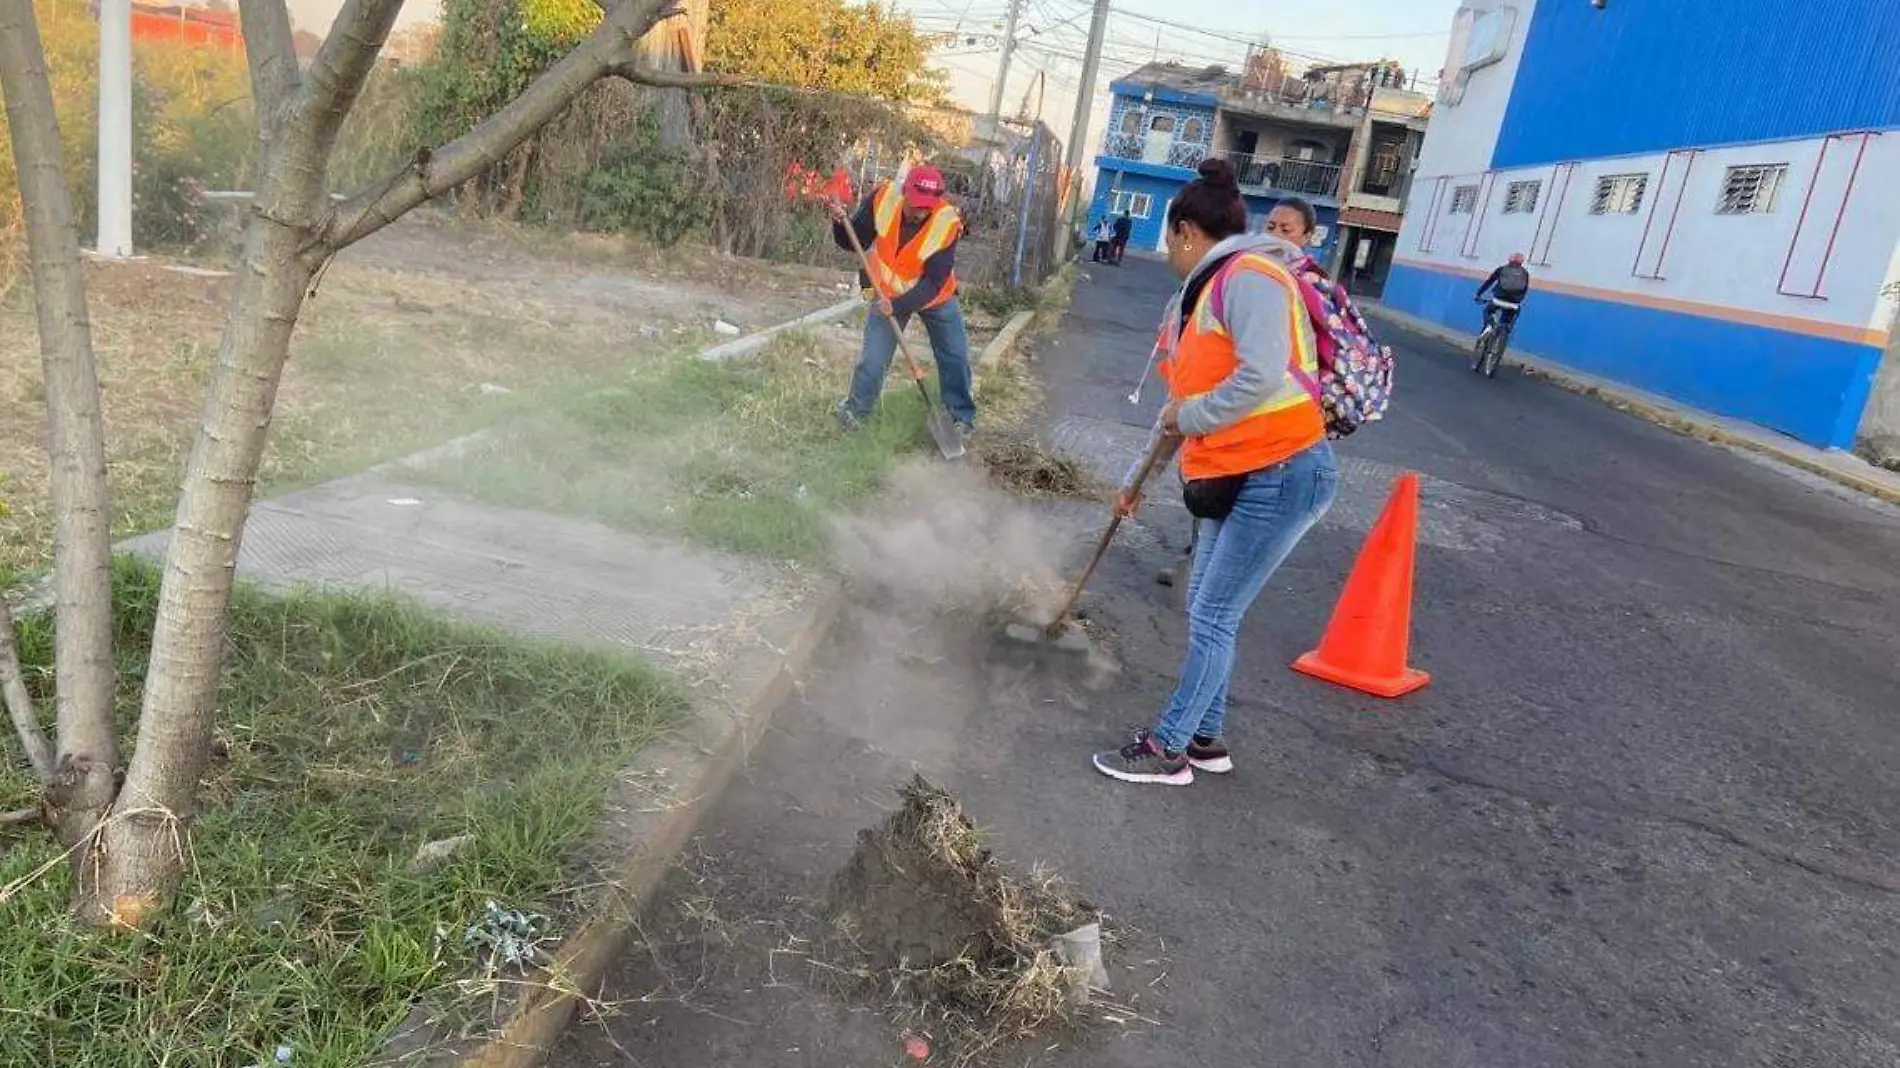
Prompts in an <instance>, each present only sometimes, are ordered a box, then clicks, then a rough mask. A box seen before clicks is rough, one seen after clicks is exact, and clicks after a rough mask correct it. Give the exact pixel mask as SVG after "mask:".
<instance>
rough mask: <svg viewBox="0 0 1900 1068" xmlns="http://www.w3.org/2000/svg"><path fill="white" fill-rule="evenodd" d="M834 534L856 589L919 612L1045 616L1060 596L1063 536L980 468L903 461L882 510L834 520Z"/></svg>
mask: <svg viewBox="0 0 1900 1068" xmlns="http://www.w3.org/2000/svg"><path fill="white" fill-rule="evenodd" d="M837 538H838V542H839V553H838V558H839V559H840V560H842V561H844V565H845V569H846V573H847V574H848V576H849V577H850V579H851V580H852V581H853V582H854V583H856V584H858V585H859V586H861V587H864V588H866V589H868V590H869V591H873V592H876V593H881V594H884V595H887V596H890V597H894V598H899V599H902V600H903V601H905V602H906V603H908V604H910V605H913V606H916V607H927V608H931V609H935V610H938V611H948V612H960V611H974V612H988V611H991V610H996V609H1006V610H1010V611H1015V612H1023V613H1027V614H1031V615H1036V616H1041V615H1046V614H1048V613H1050V612H1053V611H1054V610H1055V608H1056V606H1057V605H1058V604H1060V603H1061V598H1062V594H1063V592H1064V591H1063V582H1064V581H1065V576H1064V575H1063V573H1062V561H1063V559H1064V544H1063V538H1062V535H1061V533H1060V532H1059V531H1058V530H1057V529H1056V528H1055V527H1053V526H1052V525H1051V524H1050V522H1049V520H1048V518H1047V517H1044V516H1040V515H1038V514H1037V513H1036V512H1035V511H1034V510H1033V509H1032V508H1031V507H1030V506H1029V505H1028V504H1026V503H1025V502H1023V501H1021V500H1019V499H1017V498H1016V497H1013V496H1011V495H1010V494H1008V493H1006V492H1004V491H1003V490H1001V489H998V488H997V487H995V486H994V485H992V484H990V482H989V481H988V480H987V479H986V478H985V477H984V475H983V473H982V467H981V465H980V464H976V463H969V464H963V465H958V466H946V465H944V464H942V463H938V462H935V461H932V460H918V461H914V462H911V463H908V464H905V465H903V466H902V467H900V468H898V470H897V471H896V473H895V474H894V475H893V476H892V478H891V481H890V486H889V491H888V493H887V496H886V506H885V507H883V508H880V509H879V510H878V512H877V513H876V514H873V515H866V516H851V517H846V518H843V519H840V520H839V521H838V523H837Z"/></svg>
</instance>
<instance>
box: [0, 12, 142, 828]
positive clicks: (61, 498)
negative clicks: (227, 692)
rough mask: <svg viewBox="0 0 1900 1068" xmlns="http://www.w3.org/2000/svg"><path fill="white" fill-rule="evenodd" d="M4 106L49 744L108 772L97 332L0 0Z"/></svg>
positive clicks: (111, 675)
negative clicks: (23, 320) (41, 448)
mask: <svg viewBox="0 0 1900 1068" xmlns="http://www.w3.org/2000/svg"><path fill="white" fill-rule="evenodd" d="M0 96H4V97H5V98H6V113H7V129H8V132H9V134H10V137H11V140H12V144H13V160H14V165H15V171H16V173H17V174H18V176H19V177H18V182H19V191H20V202H21V206H22V208H23V209H24V214H25V216H26V237H27V250H28V254H29V256H30V258H31V261H32V271H33V305H34V310H35V312H36V315H37V318H38V321H39V334H40V362H41V365H42V367H43V369H44V371H43V373H44V378H45V389H46V411H47V423H48V426H49V430H50V434H49V435H48V437H49V439H50V450H49V452H50V459H51V461H52V463H51V471H50V476H51V477H50V479H49V481H50V483H51V488H52V497H53V512H54V531H53V595H54V611H55V620H56V622H57V625H58V627H59V646H58V651H57V653H56V654H55V658H54V671H55V676H56V683H57V692H58V698H57V701H56V705H55V707H56V710H57V711H56V717H55V718H56V720H57V733H56V735H55V738H56V740H57V741H58V743H59V749H58V754H59V757H60V759H61V761H62V762H64V761H66V760H68V759H70V760H73V761H77V762H80V763H86V764H96V765H99V766H101V767H105V768H108V769H110V768H113V767H116V766H117V764H118V759H119V747H118V733H117V729H116V725H115V723H114V720H113V696H114V694H113V691H114V689H115V687H116V685H117V679H116V671H115V665H114V664H113V659H112V570H111V563H112V545H111V524H112V502H111V496H110V491H109V488H108V486H107V483H106V443H105V425H104V420H103V418H102V416H101V413H100V400H99V370H98V363H97V361H96V360H95V358H94V356H93V350H92V324H91V322H90V320H89V319H88V318H87V315H86V271H85V266H84V264H83V263H82V262H81V261H80V258H79V232H78V230H77V228H76V226H75V224H74V222H73V204H72V196H71V194H70V193H69V192H68V190H67V188H66V166H65V164H66V161H65V151H64V149H63V148H62V146H61V142H60V136H59V120H58V118H57V115H56V113H55V112H54V110H53V89H52V83H51V81H50V80H49V78H48V75H47V68H46V50H45V46H44V44H43V42H42V41H41V39H40V28H39V24H38V22H36V21H35V20H34V15H33V0H0ZM10 622H11V621H10V620H9V625H8V626H7V628H6V632H7V634H8V635H9V636H11V635H12V634H13V628H12V626H11V625H10ZM89 830H90V829H89V828H87V829H86V831H87V833H89ZM61 833H62V834H64V833H65V832H64V830H62V832H61Z"/></svg>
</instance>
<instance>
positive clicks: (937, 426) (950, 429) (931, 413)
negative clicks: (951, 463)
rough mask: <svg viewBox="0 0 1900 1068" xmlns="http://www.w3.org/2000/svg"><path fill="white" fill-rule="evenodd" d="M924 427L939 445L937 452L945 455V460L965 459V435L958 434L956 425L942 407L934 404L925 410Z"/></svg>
mask: <svg viewBox="0 0 1900 1068" xmlns="http://www.w3.org/2000/svg"><path fill="white" fill-rule="evenodd" d="M924 425H925V426H926V427H928V428H929V429H930V438H931V440H932V441H935V442H936V443H937V451H938V452H940V453H943V458H944V459H946V460H961V459H962V458H963V452H964V449H963V435H962V434H959V433H957V427H956V424H955V423H954V422H952V421H951V419H950V413H949V412H946V411H944V410H943V406H942V405H940V404H932V405H931V406H930V407H929V408H926V409H925V410H924Z"/></svg>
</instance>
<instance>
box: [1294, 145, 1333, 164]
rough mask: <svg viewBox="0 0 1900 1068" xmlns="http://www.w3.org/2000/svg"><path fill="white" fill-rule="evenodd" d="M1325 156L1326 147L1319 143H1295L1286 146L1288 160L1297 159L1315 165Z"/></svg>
mask: <svg viewBox="0 0 1900 1068" xmlns="http://www.w3.org/2000/svg"><path fill="white" fill-rule="evenodd" d="M1324 155H1326V146H1325V145H1322V144H1320V143H1319V142H1318V141H1303V140H1302V141H1295V142H1293V143H1292V144H1290V145H1288V146H1286V158H1288V159H1297V160H1303V161H1305V162H1308V163H1313V162H1317V161H1318V160H1319V158H1320V157H1321V156H1324Z"/></svg>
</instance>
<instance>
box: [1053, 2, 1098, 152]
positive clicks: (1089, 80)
mask: <svg viewBox="0 0 1900 1068" xmlns="http://www.w3.org/2000/svg"><path fill="white" fill-rule="evenodd" d="M1107 36H1108V0H1095V15H1094V17H1093V18H1091V19H1089V46H1088V51H1087V52H1086V53H1084V54H1083V56H1082V80H1081V82H1080V83H1079V84H1077V85H1076V87H1075V121H1074V122H1073V123H1071V124H1070V125H1069V158H1068V161H1067V162H1066V163H1065V164H1064V168H1065V169H1066V170H1067V171H1068V172H1069V174H1070V175H1071V177H1072V179H1073V178H1074V176H1078V175H1080V174H1081V171H1082V160H1083V158H1084V157H1085V155H1086V151H1085V150H1086V149H1087V147H1088V146H1087V143H1086V142H1087V141H1088V136H1089V113H1090V112H1092V111H1094V110H1095V75H1096V72H1097V71H1098V70H1099V69H1100V68H1101V66H1102V41H1103V39H1104V38H1106V37H1107ZM1076 184H1080V183H1079V181H1078V182H1077V183H1076Z"/></svg>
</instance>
